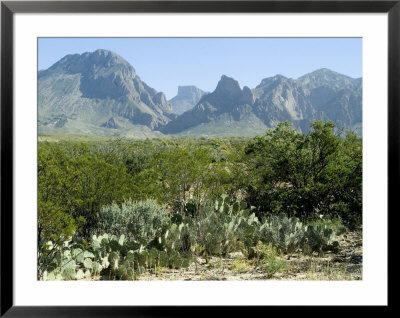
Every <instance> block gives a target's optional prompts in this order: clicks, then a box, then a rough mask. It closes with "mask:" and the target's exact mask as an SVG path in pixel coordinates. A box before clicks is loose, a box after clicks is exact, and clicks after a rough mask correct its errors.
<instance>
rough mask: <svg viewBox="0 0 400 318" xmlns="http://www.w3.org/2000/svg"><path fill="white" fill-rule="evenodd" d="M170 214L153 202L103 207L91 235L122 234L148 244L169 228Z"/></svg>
mask: <svg viewBox="0 0 400 318" xmlns="http://www.w3.org/2000/svg"><path fill="white" fill-rule="evenodd" d="M170 223H171V221H170V212H169V210H168V209H167V208H166V207H165V206H163V205H158V204H157V202H156V201H154V200H146V201H139V202H132V201H125V202H124V203H122V205H121V207H119V206H118V205H116V204H113V205H109V206H105V207H103V208H102V209H101V210H100V212H99V213H98V216H97V225H96V228H95V230H94V231H93V233H95V234H99V233H110V234H113V235H117V236H120V235H122V234H124V235H126V236H127V237H129V238H133V239H135V240H136V241H138V242H142V243H148V241H150V240H152V239H154V238H155V237H156V236H157V235H160V234H161V233H163V232H165V231H166V230H167V228H168V227H169V225H170Z"/></svg>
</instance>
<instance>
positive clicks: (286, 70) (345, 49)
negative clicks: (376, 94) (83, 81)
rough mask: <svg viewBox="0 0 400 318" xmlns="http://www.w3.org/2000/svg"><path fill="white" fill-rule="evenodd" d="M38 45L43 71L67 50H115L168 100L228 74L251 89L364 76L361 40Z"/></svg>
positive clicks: (54, 41)
mask: <svg viewBox="0 0 400 318" xmlns="http://www.w3.org/2000/svg"><path fill="white" fill-rule="evenodd" d="M38 47H39V48H38V51H39V52H38V56H39V59H38V69H39V70H42V69H47V68H48V67H50V66H51V65H53V64H54V63H56V62H57V61H58V60H60V59H61V58H63V57H64V56H65V55H67V54H75V53H84V52H93V51H95V50H97V49H106V50H111V51H113V52H115V53H117V54H119V55H121V56H122V57H123V58H125V59H126V60H127V61H128V62H130V63H131V64H132V66H133V67H134V68H135V70H136V73H137V75H139V77H140V78H141V79H142V80H143V81H144V82H146V83H147V84H148V85H149V86H151V87H153V88H155V89H156V90H158V91H162V92H164V93H166V95H167V98H168V99H171V98H172V97H174V96H175V95H176V93H177V90H178V86H179V85H195V86H197V87H199V88H201V89H202V90H205V91H213V90H214V89H215V87H216V85H217V83H218V81H219V79H220V78H221V75H223V74H224V75H227V76H230V77H233V78H234V79H236V80H237V81H238V82H239V84H240V86H241V87H243V86H245V85H246V86H249V87H250V88H254V87H255V86H257V85H258V84H259V83H260V82H261V80H262V79H263V78H266V77H270V76H274V75H276V74H282V75H284V76H287V77H291V78H297V77H299V76H301V75H304V74H306V73H309V72H312V71H314V70H316V69H319V68H329V69H331V70H334V71H336V72H339V73H342V74H345V75H348V76H351V77H361V76H362V39H361V38H39V40H38Z"/></svg>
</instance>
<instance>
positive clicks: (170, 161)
mask: <svg viewBox="0 0 400 318" xmlns="http://www.w3.org/2000/svg"><path fill="white" fill-rule="evenodd" d="M38 207H39V210H38V277H39V278H40V279H44V280H61V279H89V278H93V277H98V276H101V277H103V279H136V278H137V277H138V275H141V274H142V273H144V272H145V271H157V268H159V267H169V268H181V267H187V266H190V264H191V263H192V262H193V261H194V259H195V258H194V255H197V256H202V257H205V258H206V260H208V259H210V258H211V256H219V257H223V256H225V255H227V254H228V253H230V252H237V251H241V252H242V253H243V254H244V256H245V257H246V258H247V259H248V260H251V259H258V258H260V256H259V255H261V254H262V255H264V256H265V255H275V254H274V253H275V252H276V253H291V252H296V251H302V252H303V253H311V252H318V253H322V252H324V251H326V250H333V251H338V250H339V248H340V247H339V245H338V243H337V241H334V239H335V236H337V235H340V234H342V233H344V232H345V231H347V229H348V228H350V229H353V228H355V227H357V226H359V225H360V224H361V221H362V213H361V211H362V141H361V139H360V138H358V137H357V136H355V135H353V134H351V133H349V134H347V135H345V136H342V135H338V134H335V133H334V125H333V124H332V123H331V122H314V123H313V124H312V130H311V131H310V132H309V133H308V134H301V133H298V132H297V131H295V130H293V129H292V128H291V126H290V124H289V123H281V124H279V125H278V126H277V128H276V129H274V130H270V131H268V132H267V133H266V134H265V135H264V136H258V137H255V138H210V139H206V138H202V139H188V138H185V139H168V140H167V139H152V140H140V141H138V140H127V139H126V140H124V139H117V138H114V139H112V140H109V141H106V140H102V141H98V140H97V141H96V140H90V139H88V140H87V141H86V142H85V143H83V142H76V141H74V140H71V141H60V142H57V143H55V142H40V143H39V151H38ZM106 233H107V234H106ZM259 241H261V242H262V244H264V245H265V246H272V247H273V249H274V251H275V252H273V251H272V250H269V252H268V253H267V252H265V253H264V254H263V253H261V254H260V252H259V251H257V249H260V248H261V247H257V242H259ZM272 247H268V248H272ZM261 249H262V248H261ZM265 249H267V247H265ZM264 256H262V257H261V258H262V259H264V258H265V262H264V263H265V264H269V265H265V266H266V268H265V272H267V273H271V274H268V275H273V272H274V271H275V270H274V268H275V269H276V270H278V269H279V257H278V256H277V255H275V256H273V257H272V258H271V259H270V260H268V257H267V256H265V257H264ZM274 259H275V261H274Z"/></svg>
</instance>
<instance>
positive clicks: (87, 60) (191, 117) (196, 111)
mask: <svg viewBox="0 0 400 318" xmlns="http://www.w3.org/2000/svg"><path fill="white" fill-rule="evenodd" d="M318 119H321V120H332V121H333V122H335V123H336V124H337V125H338V126H339V127H344V128H347V129H354V128H355V127H357V128H359V127H362V78H361V77H360V78H351V77H349V76H347V75H343V74H340V73H337V72H335V71H332V70H329V69H326V68H322V69H318V70H315V71H313V72H310V73H307V74H304V75H303V76H300V77H298V78H297V79H292V78H288V77H285V76H283V75H281V74H277V75H274V76H271V77H266V78H263V79H262V80H261V81H260V83H259V84H258V85H257V86H256V87H255V88H253V89H250V88H249V87H247V86H243V88H241V86H240V84H239V82H238V81H237V80H235V79H234V78H232V77H229V76H227V75H222V76H221V78H220V80H219V82H218V83H217V85H216V87H215V89H214V91H212V92H204V91H202V90H201V89H199V88H197V87H195V86H193V85H185V86H179V87H178V94H177V95H176V96H175V97H174V98H172V99H171V100H169V101H168V100H167V98H166V96H165V94H164V93H163V92H161V91H157V90H156V89H154V88H152V87H150V86H149V85H148V84H146V83H145V82H143V81H142V80H141V79H140V77H139V76H138V75H137V74H136V71H135V69H134V67H133V66H132V65H131V64H130V63H129V62H127V61H126V60H125V59H123V58H122V57H121V56H120V55H118V54H116V53H114V52H111V51H108V50H102V49H99V50H96V51H94V52H85V53H83V54H69V55H66V56H65V57H63V58H62V59H60V60H59V61H58V62H56V63H54V64H53V65H52V66H51V67H49V68H48V69H47V70H40V71H38V126H39V127H38V128H39V132H46V133H49V132H50V133H54V132H68V133H70V132H74V131H78V132H80V133H92V134H113V135H115V134H125V135H126V134H128V135H129V133H128V132H129V131H130V130H132V131H135V132H137V127H139V126H143V127H147V128H146V131H147V129H148V130H149V131H154V132H155V133H156V132H157V133H156V135H157V136H159V134H160V132H161V133H163V134H182V133H185V132H190V131H198V132H199V133H201V134H203V135H204V134H206V130H207V129H209V130H210V135H213V134H214V133H215V132H217V131H218V132H219V133H220V134H221V133H222V132H223V131H224V128H226V131H230V132H232V134H237V135H240V134H241V131H242V132H243V131H244V130H246V134H248V135H251V131H252V129H253V130H254V133H259V132H260V131H262V130H266V129H268V128H274V127H276V125H277V124H278V123H279V122H281V121H286V120H289V121H291V122H292V123H293V125H294V127H295V128H296V129H298V130H299V131H302V132H307V131H308V130H309V125H310V123H311V122H312V121H314V120H318ZM217 126H218V127H217ZM196 127H197V128H196ZM234 127H237V132H235V131H234ZM244 128H246V129H244ZM213 131H214V132H213Z"/></svg>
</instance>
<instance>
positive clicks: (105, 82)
mask: <svg viewBox="0 0 400 318" xmlns="http://www.w3.org/2000/svg"><path fill="white" fill-rule="evenodd" d="M175 117H176V115H175V114H174V113H173V112H172V108H171V105H170V104H169V103H168V102H167V100H166V97H165V95H164V94H163V93H161V92H157V91H156V90H155V89H153V88H151V87H149V86H148V85H147V84H146V83H144V82H143V81H141V79H140V77H139V76H137V75H136V73H135V70H134V68H133V67H132V65H130V64H129V63H128V62H127V61H126V60H124V59H123V58H122V57H120V56H119V55H117V54H115V53H113V52H111V51H106V50H97V51H95V52H93V53H83V54H74V55H67V56H65V57H64V58H63V59H61V60H60V61H58V62H57V63H55V64H54V65H53V66H51V67H50V68H49V69H47V70H45V71H40V72H39V73H38V120H39V131H46V132H47V131H53V130H55V129H54V128H62V127H66V129H67V130H68V127H69V128H70V129H71V130H74V127H80V126H82V127H89V126H93V127H94V128H93V127H92V128H88V130H93V129H94V130H93V133H96V129H95V128H97V127H108V125H107V123H109V122H110V120H111V119H112V121H115V120H118V119H119V120H121V121H123V122H124V123H125V125H124V126H125V128H127V129H128V128H129V127H130V126H132V125H143V126H147V127H148V128H150V129H154V128H157V127H159V126H163V125H165V124H167V123H168V122H169V121H170V120H171V119H173V118H175ZM112 128H114V127H112ZM77 130H79V129H77Z"/></svg>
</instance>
